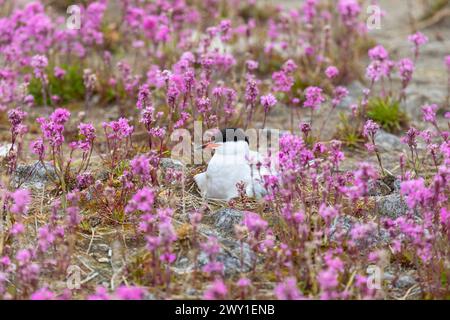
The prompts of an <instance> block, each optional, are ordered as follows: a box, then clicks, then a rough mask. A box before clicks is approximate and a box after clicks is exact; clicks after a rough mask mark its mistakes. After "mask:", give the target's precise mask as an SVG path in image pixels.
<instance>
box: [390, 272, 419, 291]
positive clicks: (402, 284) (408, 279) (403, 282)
mask: <svg viewBox="0 0 450 320" xmlns="http://www.w3.org/2000/svg"><path fill="white" fill-rule="evenodd" d="M416 283H417V281H416V280H415V279H414V278H413V277H412V276H410V275H407V274H404V275H401V276H400V277H399V278H398V279H397V281H395V282H394V286H395V287H396V288H399V289H409V288H411V287H412V286H414V285H415V284H416Z"/></svg>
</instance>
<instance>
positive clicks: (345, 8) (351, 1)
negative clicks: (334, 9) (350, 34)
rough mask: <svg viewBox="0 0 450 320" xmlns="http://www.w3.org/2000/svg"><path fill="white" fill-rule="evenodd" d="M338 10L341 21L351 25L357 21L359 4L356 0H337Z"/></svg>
mask: <svg viewBox="0 0 450 320" xmlns="http://www.w3.org/2000/svg"><path fill="white" fill-rule="evenodd" d="M338 11H339V14H340V16H341V19H342V21H343V23H344V24H345V25H346V26H348V27H351V26H354V25H355V24H356V23H357V22H358V16H359V14H360V13H361V6H360V5H359V3H358V1H356V0H339V3H338Z"/></svg>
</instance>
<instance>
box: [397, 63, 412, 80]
mask: <svg viewBox="0 0 450 320" xmlns="http://www.w3.org/2000/svg"><path fill="white" fill-rule="evenodd" d="M397 65H398V70H399V72H400V78H401V79H402V82H403V84H404V86H405V84H408V83H409V82H410V81H411V79H412V75H413V72H414V62H413V61H412V60H411V59H408V58H406V59H402V60H400V61H399V62H398V64H397Z"/></svg>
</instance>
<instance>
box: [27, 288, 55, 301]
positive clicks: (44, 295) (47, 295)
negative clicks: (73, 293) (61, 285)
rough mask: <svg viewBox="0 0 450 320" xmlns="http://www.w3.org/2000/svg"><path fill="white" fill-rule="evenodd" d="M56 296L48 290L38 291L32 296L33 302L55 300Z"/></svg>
mask: <svg viewBox="0 0 450 320" xmlns="http://www.w3.org/2000/svg"><path fill="white" fill-rule="evenodd" d="M54 299H55V294H54V293H53V292H51V291H50V290H48V289H47V288H42V289H39V290H37V291H36V292H34V293H33V294H32V295H31V300H54Z"/></svg>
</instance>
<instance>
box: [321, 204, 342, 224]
mask: <svg viewBox="0 0 450 320" xmlns="http://www.w3.org/2000/svg"><path fill="white" fill-rule="evenodd" d="M338 214H339V211H338V210H336V209H335V208H333V207H327V206H326V205H325V204H324V203H322V204H321V206H320V208H319V215H320V216H321V217H322V218H323V219H324V220H325V222H326V223H327V224H329V223H330V222H331V220H332V219H334V218H335V217H337V216H338Z"/></svg>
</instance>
